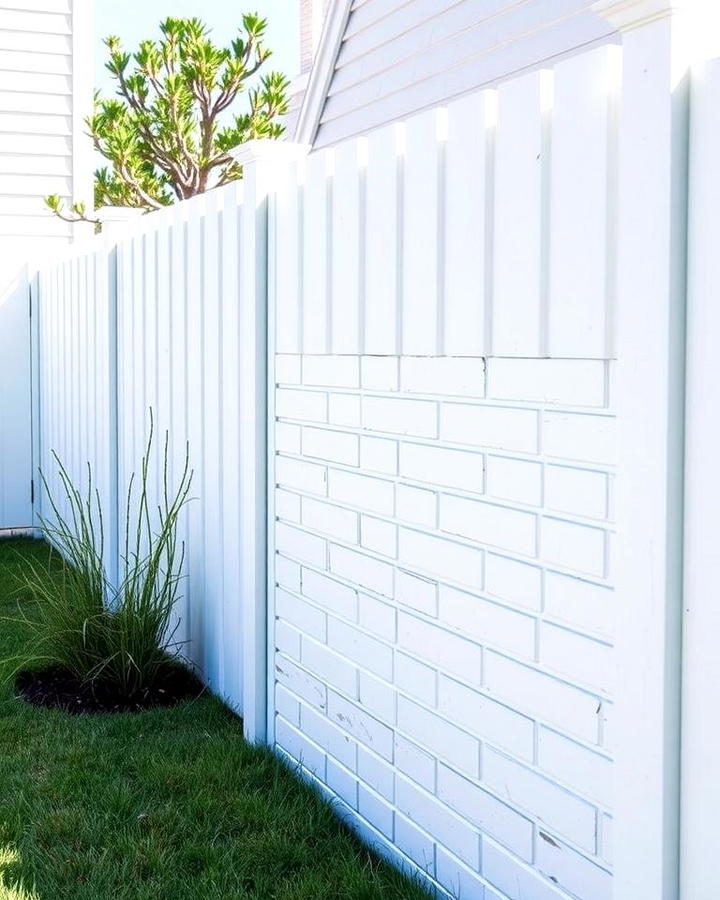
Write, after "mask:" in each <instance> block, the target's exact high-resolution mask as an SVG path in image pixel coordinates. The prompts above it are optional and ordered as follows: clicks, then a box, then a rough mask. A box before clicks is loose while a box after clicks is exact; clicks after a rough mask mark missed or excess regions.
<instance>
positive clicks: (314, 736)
mask: <svg viewBox="0 0 720 900" xmlns="http://www.w3.org/2000/svg"><path fill="white" fill-rule="evenodd" d="M300 728H301V729H302V732H303V734H306V735H307V736H308V737H309V738H310V740H311V741H314V742H315V743H316V744H317V745H318V746H319V747H322V749H323V750H324V751H325V752H326V753H329V754H330V756H332V757H333V758H334V759H336V760H337V761H338V762H341V763H342V764H343V765H344V766H345V767H346V768H348V769H355V767H356V765H357V744H356V743H355V741H354V740H353V739H352V738H351V737H350V735H349V734H348V733H347V732H346V731H343V730H342V729H340V728H338V727H337V726H336V725H334V724H333V722H331V721H330V719H328V717H327V716H325V715H320V714H319V713H317V712H315V711H314V710H312V709H310V708H309V707H307V706H303V707H302V708H301V710H300Z"/></svg>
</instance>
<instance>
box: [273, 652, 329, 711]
mask: <svg viewBox="0 0 720 900" xmlns="http://www.w3.org/2000/svg"><path fill="white" fill-rule="evenodd" d="M275 678H276V679H277V681H278V683H279V684H282V685H284V686H285V687H286V688H287V689H288V690H289V691H292V693H293V694H296V695H297V696H298V697H302V698H303V700H307V702H308V703H310V704H312V705H313V706H315V707H316V708H317V709H322V710H325V709H327V687H326V686H325V685H324V684H323V683H322V682H321V681H320V680H319V679H318V678H316V677H315V676H314V675H311V674H310V673H309V672H306V671H305V670H304V669H301V668H300V666H297V665H295V663H294V662H293V661H292V660H290V659H286V658H285V657H283V656H281V655H280V654H276V656H275Z"/></svg>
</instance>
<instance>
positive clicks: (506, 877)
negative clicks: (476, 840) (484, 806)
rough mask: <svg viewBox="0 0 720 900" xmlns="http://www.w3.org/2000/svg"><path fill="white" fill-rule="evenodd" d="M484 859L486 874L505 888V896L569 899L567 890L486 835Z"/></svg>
mask: <svg viewBox="0 0 720 900" xmlns="http://www.w3.org/2000/svg"><path fill="white" fill-rule="evenodd" d="M482 859H483V868H482V871H483V875H484V876H485V878H487V879H488V881H489V882H490V883H491V884H494V885H495V887H497V888H499V889H500V890H501V891H502V896H503V900H505V898H508V900H567V894H565V892H564V891H561V890H560V889H559V888H557V887H555V886H554V885H553V884H552V883H551V882H550V881H548V880H547V879H546V878H543V876H542V875H541V874H540V873H539V872H537V871H536V870H535V869H531V868H530V867H529V866H526V865H523V864H522V863H521V862H520V861H519V860H518V859H517V857H515V856H510V854H508V853H507V852H506V851H505V850H504V849H503V848H502V847H500V846H498V845H497V844H496V843H495V842H494V841H493V840H491V839H490V838H488V837H483V839H482ZM580 896H581V897H582V900H585V897H584V896H583V895H582V894H581V895H580Z"/></svg>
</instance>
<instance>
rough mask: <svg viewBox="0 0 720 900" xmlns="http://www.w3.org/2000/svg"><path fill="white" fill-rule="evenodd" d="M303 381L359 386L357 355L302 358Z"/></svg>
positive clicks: (336, 385)
mask: <svg viewBox="0 0 720 900" xmlns="http://www.w3.org/2000/svg"><path fill="white" fill-rule="evenodd" d="M302 376H303V383H304V384H309V385H319V386H321V387H324V386H327V387H346V388H357V387H360V364H359V360H358V357H357V356H330V355H324V356H312V355H307V354H306V355H305V356H303V358H302Z"/></svg>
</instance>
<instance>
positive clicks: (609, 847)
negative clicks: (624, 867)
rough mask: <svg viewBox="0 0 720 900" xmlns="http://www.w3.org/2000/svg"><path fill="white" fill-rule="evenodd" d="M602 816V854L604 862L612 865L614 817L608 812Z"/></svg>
mask: <svg viewBox="0 0 720 900" xmlns="http://www.w3.org/2000/svg"><path fill="white" fill-rule="evenodd" d="M600 818H601V822H602V826H601V830H600V835H601V837H600V847H601V853H600V856H601V857H602V860H603V862H605V863H607V864H608V865H609V866H611V865H612V862H613V818H612V816H609V815H608V814H607V813H603V815H602V816H601V817H600Z"/></svg>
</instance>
